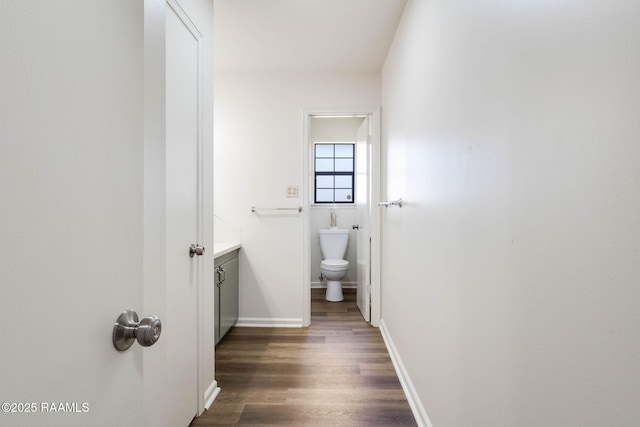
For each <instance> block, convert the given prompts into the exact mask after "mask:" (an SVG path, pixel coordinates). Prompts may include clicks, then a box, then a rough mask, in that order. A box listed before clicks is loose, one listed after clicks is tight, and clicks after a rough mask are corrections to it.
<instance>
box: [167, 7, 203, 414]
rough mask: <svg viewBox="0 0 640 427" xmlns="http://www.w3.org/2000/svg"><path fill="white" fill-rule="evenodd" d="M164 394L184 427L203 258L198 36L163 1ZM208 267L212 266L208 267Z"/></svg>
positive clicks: (193, 400)
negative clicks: (198, 251) (193, 249)
mask: <svg viewBox="0 0 640 427" xmlns="http://www.w3.org/2000/svg"><path fill="white" fill-rule="evenodd" d="M167 5H168V7H167V13H166V47H167V49H166V79H167V80H166V89H167V92H166V103H167V104H166V105H167V107H166V108H167V116H166V120H167V124H166V125H167V134H166V137H167V157H166V162H167V182H166V203H167V210H166V213H167V217H166V221H167V244H166V250H167V252H166V255H167V319H166V322H165V323H166V326H165V331H166V338H167V365H168V367H169V370H168V372H167V392H168V393H169V402H171V405H172V408H171V411H170V414H169V423H168V425H171V426H186V425H188V424H189V423H190V422H191V420H192V419H193V418H194V417H195V416H196V415H197V412H198V341H197V340H198V336H197V331H198V329H197V323H198V322H197V314H198V291H199V286H200V282H201V277H202V265H201V264H202V257H200V256H193V257H192V256H190V253H189V247H190V245H191V244H200V243H201V242H202V232H201V227H200V226H199V221H200V220H201V215H200V214H199V212H200V211H199V208H200V206H201V199H200V194H199V188H200V186H201V184H202V183H201V175H200V174H201V168H200V166H199V152H200V149H201V139H200V138H201V131H200V129H201V118H200V111H201V108H200V102H201V96H202V94H201V84H200V79H201V76H200V63H201V58H200V55H201V47H200V42H201V40H202V36H201V35H200V33H199V32H198V30H197V28H195V26H194V24H193V21H192V20H191V19H189V17H188V16H187V14H186V13H185V12H184V10H183V9H182V8H181V7H180V6H179V4H178V2H176V1H168V2H167ZM211 268H213V266H211Z"/></svg>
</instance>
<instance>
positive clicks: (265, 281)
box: [214, 71, 381, 326]
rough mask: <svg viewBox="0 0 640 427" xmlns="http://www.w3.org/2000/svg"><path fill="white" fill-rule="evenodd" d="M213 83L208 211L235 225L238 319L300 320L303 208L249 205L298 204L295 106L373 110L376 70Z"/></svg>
mask: <svg viewBox="0 0 640 427" xmlns="http://www.w3.org/2000/svg"><path fill="white" fill-rule="evenodd" d="M214 84H215V91H214V103H215V104H214V123H215V125H214V128H215V129H214V138H215V139H214V141H215V142H214V145H215V147H214V150H215V156H214V158H215V160H214V162H215V169H214V173H215V176H214V183H215V189H214V190H215V207H214V210H215V215H216V216H217V217H218V218H219V220H220V221H221V222H223V223H224V224H225V225H226V226H228V227H239V228H240V229H241V234H242V250H241V251H240V321H241V324H242V323H244V324H251V323H253V324H262V325H269V324H276V325H292V326H296V325H301V324H302V316H303V303H304V301H303V296H302V295H303V294H302V290H303V287H304V286H309V280H310V278H309V277H303V262H304V260H303V256H302V254H303V247H302V245H303V234H302V233H303V230H302V227H303V224H302V216H303V215H310V212H303V213H302V214H299V213H297V212H295V211H293V212H286V213H267V212H263V213H260V214H258V215H256V214H253V213H251V211H250V208H251V206H252V205H256V206H258V207H261V206H263V207H284V206H289V207H297V206H299V205H302V204H303V197H309V191H308V190H307V189H304V188H302V181H303V176H302V169H303V161H304V160H305V159H303V148H304V144H305V143H306V141H305V140H304V135H303V129H304V128H303V109H304V108H310V109H327V110H362V109H363V108H371V106H373V107H375V106H377V105H379V104H380V87H381V86H380V74H379V73H370V74H369V73H366V74H353V73H346V72H332V73H329V72H328V73H311V72H306V73H303V72H300V73H287V72H284V71H283V72H270V73H264V72H263V73H261V72H255V73H239V72H238V73H234V72H225V73H222V72H219V71H218V72H216V73H215V76H214ZM288 185H297V186H299V190H300V196H299V197H298V198H287V197H286V195H287V194H286V190H287V186H288ZM327 215H328V214H327ZM343 219H344V216H343V215H341V214H339V219H338V220H339V221H340V222H339V223H340V224H343V223H342V220H343Z"/></svg>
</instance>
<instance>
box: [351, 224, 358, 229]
mask: <svg viewBox="0 0 640 427" xmlns="http://www.w3.org/2000/svg"><path fill="white" fill-rule="evenodd" d="M351 228H353V229H354V230H360V226H359V225H358V224H356V225H354V226H352V227H351Z"/></svg>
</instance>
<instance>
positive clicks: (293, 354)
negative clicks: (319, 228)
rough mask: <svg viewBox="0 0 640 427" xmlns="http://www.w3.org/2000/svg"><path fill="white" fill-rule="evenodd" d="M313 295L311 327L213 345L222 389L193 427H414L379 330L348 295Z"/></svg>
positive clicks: (238, 331) (247, 332) (249, 331)
mask: <svg viewBox="0 0 640 427" xmlns="http://www.w3.org/2000/svg"><path fill="white" fill-rule="evenodd" d="M344 294H345V300H344V301H343V302H339V303H330V302H327V301H325V300H324V292H323V291H322V290H320V289H313V290H312V304H311V311H312V322H311V326H310V327H309V328H233V329H232V330H231V331H230V332H229V333H228V334H227V336H225V337H224V338H223V340H222V341H221V342H220V343H219V344H218V346H217V347H216V380H217V381H218V386H219V387H221V389H222V391H221V392H220V394H219V395H218V397H217V398H216V400H215V401H214V403H213V405H212V407H211V409H210V410H209V411H205V413H204V414H202V416H200V417H199V418H196V419H194V420H193V422H192V423H191V425H192V426H222V425H226V426H233V425H252V426H283V425H287V426H333V427H338V426H350V427H353V426H415V425H416V423H415V420H414V418H413V415H412V414H411V410H410V408H409V404H408V403H407V401H406V399H405V396H404V393H403V392H402V388H401V386H400V383H399V381H398V378H397V376H396V373H395V371H394V369H393V365H392V363H391V359H390V358H389V354H388V353H387V350H386V347H385V345H384V342H383V340H382V336H381V335H380V331H379V330H378V329H377V328H373V327H371V326H369V325H368V324H367V323H365V322H364V320H363V319H362V316H361V314H360V312H359V311H358V308H357V306H356V303H355V292H354V290H353V289H345V292H344Z"/></svg>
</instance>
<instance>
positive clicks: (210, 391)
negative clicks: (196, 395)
mask: <svg viewBox="0 0 640 427" xmlns="http://www.w3.org/2000/svg"><path fill="white" fill-rule="evenodd" d="M218 394H220V387H218V381H216V380H213V382H212V383H211V384H210V385H209V387H207V390H206V391H205V392H204V398H203V400H204V409H207V410H208V409H209V408H210V407H211V404H212V403H213V401H214V400H216V397H218Z"/></svg>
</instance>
